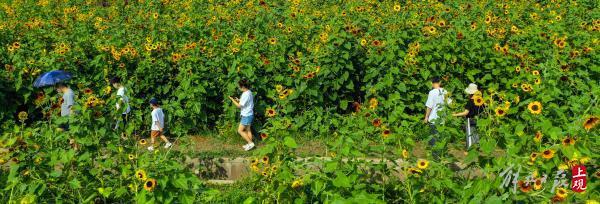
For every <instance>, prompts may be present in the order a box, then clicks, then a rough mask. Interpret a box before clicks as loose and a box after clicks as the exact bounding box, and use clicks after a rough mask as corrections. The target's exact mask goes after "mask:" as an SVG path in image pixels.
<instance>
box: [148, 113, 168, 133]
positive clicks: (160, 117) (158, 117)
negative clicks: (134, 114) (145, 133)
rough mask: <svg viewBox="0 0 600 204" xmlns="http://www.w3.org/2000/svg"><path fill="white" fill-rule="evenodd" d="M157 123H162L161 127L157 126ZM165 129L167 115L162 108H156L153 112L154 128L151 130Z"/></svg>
mask: <svg viewBox="0 0 600 204" xmlns="http://www.w3.org/2000/svg"><path fill="white" fill-rule="evenodd" d="M156 121H158V122H159V123H160V126H158V125H156ZM164 127H165V114H164V113H163V111H162V108H156V109H154V110H152V128H151V130H157V131H158V130H160V129H162V128H164Z"/></svg>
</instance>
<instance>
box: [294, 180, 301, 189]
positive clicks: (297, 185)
mask: <svg viewBox="0 0 600 204" xmlns="http://www.w3.org/2000/svg"><path fill="white" fill-rule="evenodd" d="M301 186H302V180H295V181H294V182H292V188H299V187H301Z"/></svg>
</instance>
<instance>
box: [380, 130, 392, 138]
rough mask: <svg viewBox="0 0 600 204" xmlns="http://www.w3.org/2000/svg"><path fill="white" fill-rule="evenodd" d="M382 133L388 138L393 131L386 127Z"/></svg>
mask: <svg viewBox="0 0 600 204" xmlns="http://www.w3.org/2000/svg"><path fill="white" fill-rule="evenodd" d="M381 134H382V135H383V138H387V137H389V136H390V134H392V131H390V130H389V129H385V130H383V132H381Z"/></svg>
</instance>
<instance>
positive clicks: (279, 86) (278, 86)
mask: <svg viewBox="0 0 600 204" xmlns="http://www.w3.org/2000/svg"><path fill="white" fill-rule="evenodd" d="M275 90H276V91H277V92H278V93H279V92H281V91H283V86H282V85H280V84H277V85H275Z"/></svg>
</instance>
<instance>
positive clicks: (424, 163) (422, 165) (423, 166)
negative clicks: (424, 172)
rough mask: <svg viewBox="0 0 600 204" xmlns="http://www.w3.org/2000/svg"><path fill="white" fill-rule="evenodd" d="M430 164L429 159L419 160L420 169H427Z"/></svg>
mask: <svg viewBox="0 0 600 204" xmlns="http://www.w3.org/2000/svg"><path fill="white" fill-rule="evenodd" d="M428 166H429V161H427V160H425V159H419V160H417V167H418V168H419V169H426V168H427V167H428Z"/></svg>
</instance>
